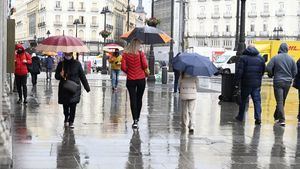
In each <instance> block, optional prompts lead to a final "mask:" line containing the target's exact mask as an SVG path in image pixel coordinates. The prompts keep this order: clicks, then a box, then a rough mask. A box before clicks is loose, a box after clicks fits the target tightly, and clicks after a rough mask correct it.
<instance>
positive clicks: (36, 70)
mask: <svg viewBox="0 0 300 169" xmlns="http://www.w3.org/2000/svg"><path fill="white" fill-rule="evenodd" d="M31 60H32V64H31V65H30V66H29V67H28V68H29V71H30V73H32V74H40V73H41V69H42V67H41V61H40V58H38V57H36V56H35V57H32V58H31Z"/></svg>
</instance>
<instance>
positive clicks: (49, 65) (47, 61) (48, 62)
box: [45, 56, 54, 69]
mask: <svg viewBox="0 0 300 169" xmlns="http://www.w3.org/2000/svg"><path fill="white" fill-rule="evenodd" d="M53 64H54V59H53V58H52V57H51V56H48V57H47V58H46V59H45V65H46V68H47V69H52V68H53Z"/></svg>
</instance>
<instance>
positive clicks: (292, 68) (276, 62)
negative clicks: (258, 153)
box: [267, 43, 297, 126]
mask: <svg viewBox="0 0 300 169" xmlns="http://www.w3.org/2000/svg"><path fill="white" fill-rule="evenodd" d="M267 71H268V74H269V76H270V77H273V76H274V77H273V87H274V95H275V99H276V103H277V105H276V110H275V112H274V119H275V122H276V123H277V124H279V125H280V126H285V113H284V105H285V100H286V97H287V95H288V92H289V89H290V86H291V83H292V81H293V79H294V78H295V76H296V74H297V65H296V63H295V61H294V60H293V58H292V57H291V56H290V55H288V45H287V44H286V43H282V44H281V45H280V47H279V51H278V55H276V56H274V57H273V58H272V59H271V60H270V62H269V63H268V65H267Z"/></svg>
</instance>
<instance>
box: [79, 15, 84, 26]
mask: <svg viewBox="0 0 300 169" xmlns="http://www.w3.org/2000/svg"><path fill="white" fill-rule="evenodd" d="M79 21H80V23H81V24H83V23H84V17H83V16H79Z"/></svg>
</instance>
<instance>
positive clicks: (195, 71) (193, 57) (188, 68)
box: [173, 53, 218, 76]
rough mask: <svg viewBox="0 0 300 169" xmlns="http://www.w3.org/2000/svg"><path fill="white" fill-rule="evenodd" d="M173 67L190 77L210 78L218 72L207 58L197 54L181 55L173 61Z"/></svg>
mask: <svg viewBox="0 0 300 169" xmlns="http://www.w3.org/2000/svg"><path fill="white" fill-rule="evenodd" d="M173 67H174V69H176V70H179V71H181V72H185V73H187V74H189V75H192V76H212V75H214V74H215V73H217V72H218V69H217V68H216V66H215V65H214V64H213V63H212V62H211V61H210V60H209V58H208V57H205V56H201V55H199V54H197V53H182V54H180V55H178V56H177V57H175V58H174V59H173Z"/></svg>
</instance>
